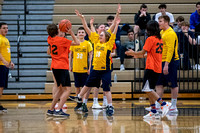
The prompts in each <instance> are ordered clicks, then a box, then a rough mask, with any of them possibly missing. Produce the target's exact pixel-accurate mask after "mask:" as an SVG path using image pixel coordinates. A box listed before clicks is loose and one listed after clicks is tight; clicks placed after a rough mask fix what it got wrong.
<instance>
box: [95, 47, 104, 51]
mask: <svg viewBox="0 0 200 133" xmlns="http://www.w3.org/2000/svg"><path fill="white" fill-rule="evenodd" d="M96 50H98V51H104V47H101V46H97V47H96Z"/></svg>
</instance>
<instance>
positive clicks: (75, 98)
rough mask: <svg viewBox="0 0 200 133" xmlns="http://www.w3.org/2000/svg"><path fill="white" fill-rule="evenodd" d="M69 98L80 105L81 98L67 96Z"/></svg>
mask: <svg viewBox="0 0 200 133" xmlns="http://www.w3.org/2000/svg"><path fill="white" fill-rule="evenodd" d="M69 98H70V99H71V100H72V101H75V102H77V103H82V98H79V97H78V96H69Z"/></svg>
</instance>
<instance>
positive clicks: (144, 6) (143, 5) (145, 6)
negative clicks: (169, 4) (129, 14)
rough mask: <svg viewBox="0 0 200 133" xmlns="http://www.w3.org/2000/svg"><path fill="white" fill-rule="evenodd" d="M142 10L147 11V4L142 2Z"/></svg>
mask: <svg viewBox="0 0 200 133" xmlns="http://www.w3.org/2000/svg"><path fill="white" fill-rule="evenodd" d="M140 12H147V5H145V4H142V5H141V6H140Z"/></svg>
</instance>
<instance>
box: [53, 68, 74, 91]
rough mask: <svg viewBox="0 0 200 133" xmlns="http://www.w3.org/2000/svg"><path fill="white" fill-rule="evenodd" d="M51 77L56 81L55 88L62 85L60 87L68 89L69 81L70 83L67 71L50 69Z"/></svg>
mask: <svg viewBox="0 0 200 133" xmlns="http://www.w3.org/2000/svg"><path fill="white" fill-rule="evenodd" d="M52 71H53V75H54V77H55V79H56V82H57V86H58V87H59V86H60V85H62V87H66V86H68V87H70V86H71V81H70V75H69V71H68V70H65V69H52Z"/></svg>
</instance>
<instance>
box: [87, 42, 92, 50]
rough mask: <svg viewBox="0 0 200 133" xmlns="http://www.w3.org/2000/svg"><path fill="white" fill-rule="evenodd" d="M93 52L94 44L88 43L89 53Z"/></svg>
mask: <svg viewBox="0 0 200 133" xmlns="http://www.w3.org/2000/svg"><path fill="white" fill-rule="evenodd" d="M92 50H93V48H92V44H91V43H90V42H89V41H88V51H89V52H91V51H92Z"/></svg>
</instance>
